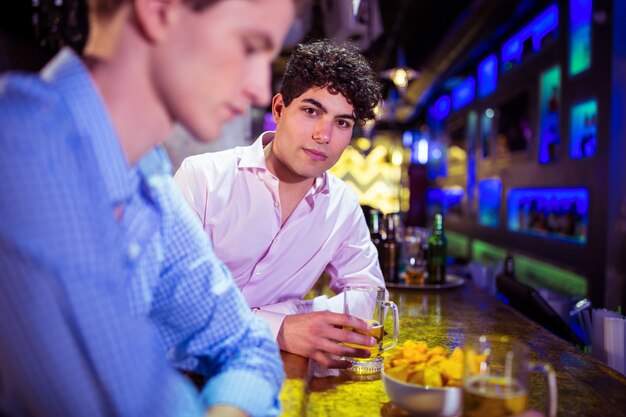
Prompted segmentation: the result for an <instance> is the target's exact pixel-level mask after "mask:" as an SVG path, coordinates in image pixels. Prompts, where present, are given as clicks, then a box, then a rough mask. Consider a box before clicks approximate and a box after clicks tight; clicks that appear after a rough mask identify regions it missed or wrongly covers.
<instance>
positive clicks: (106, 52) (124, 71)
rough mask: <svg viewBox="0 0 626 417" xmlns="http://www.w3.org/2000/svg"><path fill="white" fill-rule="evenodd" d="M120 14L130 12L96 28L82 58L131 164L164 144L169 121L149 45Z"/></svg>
mask: <svg viewBox="0 0 626 417" xmlns="http://www.w3.org/2000/svg"><path fill="white" fill-rule="evenodd" d="M124 13H129V12H128V11H124V12H121V13H119V14H117V15H116V17H115V18H114V19H112V20H111V21H109V22H106V24H104V25H102V26H100V27H97V28H94V32H95V33H94V34H93V36H90V40H89V43H88V44H87V46H86V47H85V53H84V55H85V63H86V65H87V67H88V69H89V72H90V74H91V76H92V78H93V80H94V82H95V84H96V86H97V87H98V90H99V91H100V94H101V95H102V98H103V100H104V103H105V106H106V108H107V110H108V113H109V117H110V118H111V121H112V123H113V126H114V127H115V130H116V132H117V134H118V136H119V139H120V144H121V146H122V150H123V152H124V154H125V155H126V159H127V161H128V163H129V164H131V165H134V164H135V163H136V162H137V161H138V160H139V159H141V157H142V156H143V155H144V154H146V153H148V152H149V151H150V149H152V148H153V147H154V146H155V145H157V144H159V143H161V142H162V141H163V140H165V138H166V137H167V135H168V134H169V131H170V130H171V128H172V122H171V120H170V118H169V117H168V115H167V113H166V111H165V108H164V107H163V105H162V104H161V102H160V100H159V99H158V97H157V95H156V91H155V89H154V87H153V86H152V85H151V84H150V74H149V71H147V69H148V61H147V60H148V50H147V48H148V46H147V45H145V44H143V43H142V42H141V40H140V39H139V37H140V35H139V34H137V33H135V32H136V29H135V28H133V27H131V26H129V25H128V24H126V23H125V22H127V16H126V15H125V14H124ZM122 39H123V41H122Z"/></svg>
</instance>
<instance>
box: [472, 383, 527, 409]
mask: <svg viewBox="0 0 626 417" xmlns="http://www.w3.org/2000/svg"><path fill="white" fill-rule="evenodd" d="M527 407H528V392H527V391H526V390H525V389H523V388H522V386H521V385H520V384H519V383H518V382H517V381H515V380H512V379H510V378H503V377H493V376H489V375H479V376H476V377H473V378H471V379H470V380H469V381H468V382H466V383H465V386H464V389H463V417H505V416H511V415H514V414H518V413H521V412H522V411H524V410H526V408H527Z"/></svg>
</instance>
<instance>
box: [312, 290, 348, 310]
mask: <svg viewBox="0 0 626 417" xmlns="http://www.w3.org/2000/svg"><path fill="white" fill-rule="evenodd" d="M313 311H332V312H333V313H343V293H342V294H337V295H335V296H332V297H330V298H329V297H328V296H326V295H320V296H319V297H315V298H314V299H313Z"/></svg>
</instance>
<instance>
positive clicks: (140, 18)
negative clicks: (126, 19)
mask: <svg viewBox="0 0 626 417" xmlns="http://www.w3.org/2000/svg"><path fill="white" fill-rule="evenodd" d="M133 5H134V7H133V8H134V14H135V19H136V21H137V25H138V26H139V29H140V30H141V32H142V33H143V34H144V36H145V37H146V38H147V39H148V40H149V41H150V42H156V41H158V40H160V39H162V38H163V37H164V36H165V33H166V32H167V29H168V28H169V27H170V26H171V25H172V24H174V23H175V21H176V19H177V18H178V14H179V13H180V11H181V9H180V8H181V7H186V6H185V5H184V4H183V2H182V0H134V1H133Z"/></svg>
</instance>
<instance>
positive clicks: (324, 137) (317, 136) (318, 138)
mask: <svg viewBox="0 0 626 417" xmlns="http://www.w3.org/2000/svg"><path fill="white" fill-rule="evenodd" d="M331 132H332V123H330V122H329V121H326V120H323V119H320V120H319V121H318V122H317V124H316V125H315V131H314V132H313V140H314V141H315V142H317V143H320V144H326V143H328V142H330V137H331Z"/></svg>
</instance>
